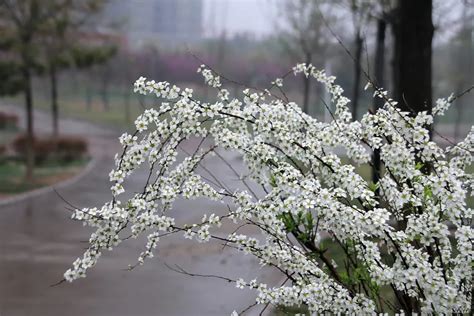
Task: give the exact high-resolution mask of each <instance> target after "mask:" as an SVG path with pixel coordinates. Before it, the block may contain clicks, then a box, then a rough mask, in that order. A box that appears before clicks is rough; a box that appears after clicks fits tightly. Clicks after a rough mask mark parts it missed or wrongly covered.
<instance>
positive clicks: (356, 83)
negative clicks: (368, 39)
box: [352, 31, 364, 120]
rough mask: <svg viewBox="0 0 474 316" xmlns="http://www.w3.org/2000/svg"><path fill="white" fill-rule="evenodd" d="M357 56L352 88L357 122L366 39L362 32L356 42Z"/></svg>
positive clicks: (354, 115)
mask: <svg viewBox="0 0 474 316" xmlns="http://www.w3.org/2000/svg"><path fill="white" fill-rule="evenodd" d="M354 44H355V45H354V46H355V54H354V82H353V86H352V119H353V120H357V110H358V109H359V94H360V76H361V73H362V67H361V64H360V62H361V56H362V45H363V44H364V39H363V38H362V36H361V34H360V31H358V32H357V34H356V38H355V42H354Z"/></svg>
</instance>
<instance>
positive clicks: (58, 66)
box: [41, 0, 105, 138]
mask: <svg viewBox="0 0 474 316" xmlns="http://www.w3.org/2000/svg"><path fill="white" fill-rule="evenodd" d="M104 3H105V0H79V1H77V0H76V1H69V2H67V3H66V5H65V6H64V8H63V10H62V11H61V12H58V13H57V14H55V15H53V17H52V18H51V19H50V20H49V21H48V22H49V23H47V24H46V25H45V26H44V28H43V32H42V34H41V35H42V41H43V42H44V44H45V45H44V60H45V64H46V68H47V73H48V76H49V80H50V86H51V91H50V92H51V113H52V123H53V126H52V127H53V128H52V129H53V137H55V138H57V137H58V133H59V127H58V116H59V109H58V80H57V78H58V74H59V72H60V71H61V70H63V69H66V68H69V67H71V66H72V65H73V64H74V54H73V49H74V48H76V47H78V46H80V45H81V40H80V31H81V28H82V29H83V27H84V25H85V24H86V23H87V24H89V25H90V22H91V20H92V18H93V17H94V16H95V15H96V14H98V13H100V11H101V10H102V9H103V7H104ZM83 45H84V44H83Z"/></svg>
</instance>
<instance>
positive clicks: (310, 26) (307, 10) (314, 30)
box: [280, 0, 331, 113]
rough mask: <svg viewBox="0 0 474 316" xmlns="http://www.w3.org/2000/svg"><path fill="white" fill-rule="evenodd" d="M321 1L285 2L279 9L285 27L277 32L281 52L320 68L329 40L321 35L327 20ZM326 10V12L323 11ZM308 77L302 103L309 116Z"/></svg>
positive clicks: (298, 0)
mask: <svg viewBox="0 0 474 316" xmlns="http://www.w3.org/2000/svg"><path fill="white" fill-rule="evenodd" d="M323 5H324V1H323V0H289V1H286V2H284V5H283V6H282V8H281V9H282V14H283V19H284V21H285V22H286V23H287V26H286V27H285V28H284V29H282V30H281V31H280V33H281V35H280V38H281V41H282V44H283V47H284V50H285V51H286V52H287V54H288V55H290V56H291V57H292V58H293V59H295V60H299V61H303V62H305V63H307V64H310V63H311V64H314V65H318V66H321V64H322V63H323V61H324V59H325V47H326V46H327V45H328V42H329V38H328V37H327V35H326V34H327V33H326V32H324V27H325V26H324V21H323V20H322V19H321V10H324V12H325V13H324V15H325V19H326V20H330V19H331V11H330V8H323ZM326 9H327V10H326ZM310 84H311V78H310V77H304V78H303V102H302V107H303V111H304V112H305V113H309V102H310Z"/></svg>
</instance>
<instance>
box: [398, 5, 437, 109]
mask: <svg viewBox="0 0 474 316" xmlns="http://www.w3.org/2000/svg"><path fill="white" fill-rule="evenodd" d="M432 9H433V3H432V0H416V1H413V0H399V1H398V7H397V9H396V10H397V11H396V12H395V20H394V23H393V34H394V39H395V47H394V49H395V52H394V64H393V66H394V69H393V76H394V86H395V87H394V88H395V91H394V93H395V100H397V101H398V102H399V103H398V106H399V107H400V109H402V110H403V111H409V112H411V113H412V115H414V114H416V113H418V112H421V111H427V112H428V113H431V109H432V87H431V56H432V48H431V43H432V39H433V33H434V27H433V21H432Z"/></svg>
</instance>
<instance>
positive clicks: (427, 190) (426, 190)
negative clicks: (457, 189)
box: [423, 185, 433, 199]
mask: <svg viewBox="0 0 474 316" xmlns="http://www.w3.org/2000/svg"><path fill="white" fill-rule="evenodd" d="M423 194H424V197H425V199H428V198H431V197H433V191H431V187H430V186H429V185H427V186H425V187H424V188H423Z"/></svg>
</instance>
